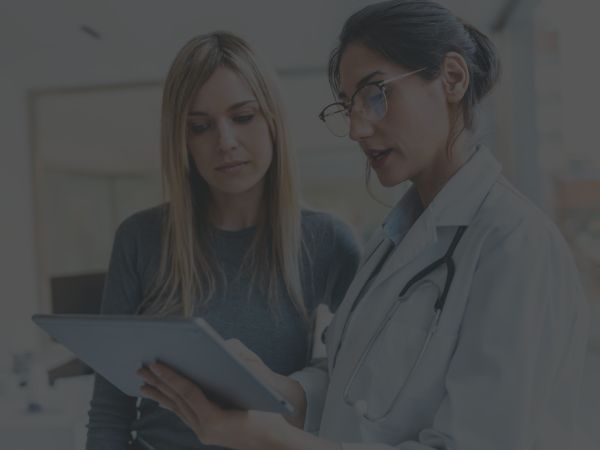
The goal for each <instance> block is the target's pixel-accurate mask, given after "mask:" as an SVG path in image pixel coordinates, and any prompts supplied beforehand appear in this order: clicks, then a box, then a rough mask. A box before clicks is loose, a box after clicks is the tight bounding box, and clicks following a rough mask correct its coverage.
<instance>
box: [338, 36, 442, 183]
mask: <svg viewBox="0 0 600 450" xmlns="http://www.w3.org/2000/svg"><path fill="white" fill-rule="evenodd" d="M410 72H411V71H410V70H408V69H406V68H404V67H402V66H399V65H397V64H395V63H393V62H391V61H390V60H388V59H386V58H385V57H383V56H381V55H380V54H379V53H376V52H374V51H372V50H370V49H369V48H367V47H366V46H364V45H363V44H360V43H354V44H350V45H349V46H348V47H347V48H346V50H345V51H344V53H343V55H342V58H341V62H340V86H341V89H342V92H340V99H341V100H342V101H349V100H350V98H351V97H352V95H353V94H354V93H355V92H356V90H357V89H359V88H360V87H361V86H363V85H364V84H366V83H370V82H377V81H386V80H388V79H396V78H397V80H395V81H390V82H389V83H386V84H385V85H384V87H383V89H384V93H385V97H386V99H387V112H386V114H385V116H383V118H382V119H380V120H376V121H373V120H368V119H366V118H365V117H364V116H362V115H361V114H360V113H359V111H357V110H355V109H356V108H354V109H353V110H352V111H351V113H350V138H351V139H352V140H354V141H356V142H358V143H359V144H360V146H361V148H362V150H363V152H364V153H365V155H366V157H367V160H368V162H369V164H370V166H371V167H372V168H373V169H374V170H375V173H376V174H377V177H378V179H379V181H380V183H381V184H382V185H383V186H386V187H389V186H395V185H397V184H400V183H402V182H403V181H406V180H409V179H410V180H413V181H417V180H419V178H428V177H429V176H430V174H431V173H432V172H435V170H436V168H435V165H436V164H439V163H440V161H442V159H440V158H439V156H440V155H441V154H444V153H445V149H446V142H447V138H448V135H449V132H450V120H449V111H448V106H447V102H446V96H445V93H444V89H443V86H442V83H441V82H440V81H439V80H433V81H429V80H425V79H423V78H422V77H421V76H419V74H418V73H416V74H412V75H408V76H406V77H404V78H400V76H402V75H404V74H409V73H410Z"/></svg>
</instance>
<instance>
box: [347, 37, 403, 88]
mask: <svg viewBox="0 0 600 450" xmlns="http://www.w3.org/2000/svg"><path fill="white" fill-rule="evenodd" d="M401 70H402V67H401V66H399V65H397V64H395V63H393V62H392V61H390V60H389V59H387V58H385V57H384V56H382V55H381V54H379V53H378V52H375V51H373V50H371V49H370V48H368V47H367V46H366V45H364V44H361V43H352V44H350V45H348V47H346V49H345V50H344V53H343V54H342V58H341V60H340V89H341V91H342V92H341V93H343V94H345V96H346V97H349V96H351V95H352V93H353V92H354V91H355V89H356V88H357V84H358V83H359V82H360V81H361V80H362V79H364V78H365V77H367V76H369V75H370V74H372V73H374V72H379V73H381V74H382V75H388V74H394V73H398V72H399V71H401Z"/></svg>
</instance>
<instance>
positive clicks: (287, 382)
mask: <svg viewBox="0 0 600 450" xmlns="http://www.w3.org/2000/svg"><path fill="white" fill-rule="evenodd" d="M277 377H278V378H277V380H275V384H274V386H275V389H277V391H278V392H279V393H280V394H281V395H282V396H283V397H284V398H285V399H286V400H287V401H288V402H290V403H291V404H292V405H293V406H294V413H293V414H289V415H286V416H285V418H286V420H287V421H288V422H289V423H291V424H292V425H294V426H295V427H297V428H304V418H305V416H306V394H305V393H304V389H303V388H302V386H301V385H300V383H298V382H297V381H296V380H294V379H292V378H290V377H286V376H282V375H277Z"/></svg>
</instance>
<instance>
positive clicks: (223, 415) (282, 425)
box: [138, 363, 292, 449]
mask: <svg viewBox="0 0 600 450" xmlns="http://www.w3.org/2000/svg"><path fill="white" fill-rule="evenodd" d="M138 375H140V376H141V377H142V378H143V379H144V381H145V382H146V384H145V385H144V386H142V388H141V391H140V392H141V394H142V396H144V397H147V398H150V399H152V400H154V401H156V402H158V403H159V404H160V405H161V406H162V407H163V408H165V409H168V410H169V411H172V412H173V413H175V414H176V415H177V416H179V418H180V419H181V420H182V421H183V422H185V424H186V425H187V426H188V427H190V429H191V430H192V431H193V432H194V433H195V434H196V436H197V437H198V439H199V440H200V441H201V442H202V443H203V444H206V445H218V446H223V447H228V448H233V449H254V448H257V449H258V448H265V446H266V447H267V448H269V446H268V444H269V443H271V442H276V441H277V440H279V439H280V437H281V436H285V435H286V433H287V432H288V431H289V430H288V429H289V428H292V426H291V425H290V424H289V423H288V422H286V420H285V419H284V418H283V417H282V416H281V415H279V414H274V413H265V412H261V411H241V410H229V409H224V408H221V407H220V406H218V405H216V404H215V403H213V402H211V401H210V400H208V399H207V398H206V396H205V395H204V393H203V392H202V390H201V389H200V388H199V387H198V386H196V384H194V383H193V382H192V381H190V380H188V379H187V378H185V377H183V376H181V375H180V374H178V373H177V372H175V371H174V370H173V369H171V368H169V367H168V366H166V365H164V364H160V363H155V364H151V365H150V366H148V367H144V368H142V369H140V370H138Z"/></svg>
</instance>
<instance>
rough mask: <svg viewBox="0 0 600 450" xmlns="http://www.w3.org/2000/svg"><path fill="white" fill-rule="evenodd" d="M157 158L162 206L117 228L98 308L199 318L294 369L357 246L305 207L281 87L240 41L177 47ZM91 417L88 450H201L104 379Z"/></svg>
mask: <svg viewBox="0 0 600 450" xmlns="http://www.w3.org/2000/svg"><path fill="white" fill-rule="evenodd" d="M161 158H162V172H163V183H164V187H165V191H166V194H167V197H168V203H166V204H164V205H162V206H159V207H156V208H152V209H149V210H145V211H142V212H139V213H137V214H134V215H133V216H132V217H130V218H128V219H127V220H125V221H124V222H123V223H122V224H121V226H120V227H119V229H118V230H117V233H116V237H115V243H114V247H113V253H112V257H111V262H110V267H109V272H108V276H107V281H106V285H105V290H104V297H103V306H102V313H103V314H134V313H138V314H152V315H179V316H185V317H190V316H194V315H200V316H202V317H203V318H204V319H206V320H207V321H208V322H209V323H210V324H211V325H212V326H213V327H214V328H215V329H216V330H217V331H218V332H219V333H220V334H221V335H222V336H223V337H224V338H226V339H236V340H239V341H241V342H242V343H243V345H244V346H246V347H248V348H250V349H251V350H252V351H253V352H254V353H256V354H258V355H259V356H260V358H261V359H262V361H264V363H265V364H266V365H267V366H268V367H269V368H270V370H272V371H273V372H275V373H279V374H282V375H288V374H291V373H292V372H294V371H297V370H299V369H301V368H302V367H304V366H305V365H306V364H307V363H308V360H309V354H310V336H311V326H310V323H311V318H312V316H313V313H314V311H315V309H316V306H317V305H318V304H319V303H326V304H328V305H329V306H330V307H332V309H335V307H336V306H337V304H338V303H339V301H340V300H341V298H342V297H343V295H344V293H345V290H346V288H347V286H348V284H349V282H350V280H351V279H352V277H353V275H354V272H355V270H356V266H357V261H358V252H357V249H356V246H355V242H354V238H353V235H352V233H351V231H350V230H349V228H348V227H347V226H346V225H344V224H343V223H342V222H341V221H339V220H337V219H334V218H333V217H331V216H329V215H327V214H324V213H317V212H311V211H307V210H302V209H301V207H300V200H299V196H298V191H297V187H296V184H295V180H294V170H293V163H292V154H291V151H290V145H289V143H288V133H287V129H286V125H285V121H284V112H283V109H282V104H281V100H280V96H279V93H278V91H277V88H276V85H275V83H274V81H273V77H272V76H271V75H270V74H269V71H268V70H267V69H266V68H265V67H264V66H263V64H262V63H261V62H260V59H259V58H258V57H257V55H256V54H255V53H254V51H253V50H252V49H251V48H250V47H249V46H248V44H247V43H246V42H245V41H244V40H242V39H240V38H239V37H236V36H234V35H232V34H229V33H223V32H218V33H212V34H207V35H202V36H198V37H196V38H194V39H192V40H191V41H189V42H188V43H187V44H186V45H185V46H184V47H183V48H182V49H181V50H180V51H179V53H178V55H177V56H176V58H175V60H174V62H173V64H172V66H171V69H170V71H169V73H168V76H167V79H166V82H165V85H164V90H163V101H162V114H161ZM89 417H90V420H89V425H88V441H87V449H88V450H96V449H111V450H120V449H129V448H132V446H133V448H169V449H184V448H185V449H190V448H205V447H204V446H203V445H202V444H200V443H199V442H198V440H197V439H196V437H195V435H194V433H193V432H192V431H191V430H189V428H188V427H186V426H185V425H184V424H183V422H182V421H181V420H180V419H179V418H178V417H177V416H176V415H175V414H172V413H170V412H168V411H166V410H164V409H162V408H159V407H158V405H157V404H156V403H155V402H154V401H150V400H146V399H142V400H141V401H140V402H139V403H138V402H136V399H135V398H133V397H129V396H126V395H125V394H123V393H121V392H120V391H118V390H117V389H116V388H115V387H113V386H112V385H111V384H110V383H108V382H107V381H106V380H105V379H103V378H102V377H100V376H97V377H96V384H95V389H94V395H93V400H92V403H91V409H90V413H89ZM132 432H135V433H136V436H135V438H134V439H133V440H132Z"/></svg>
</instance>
